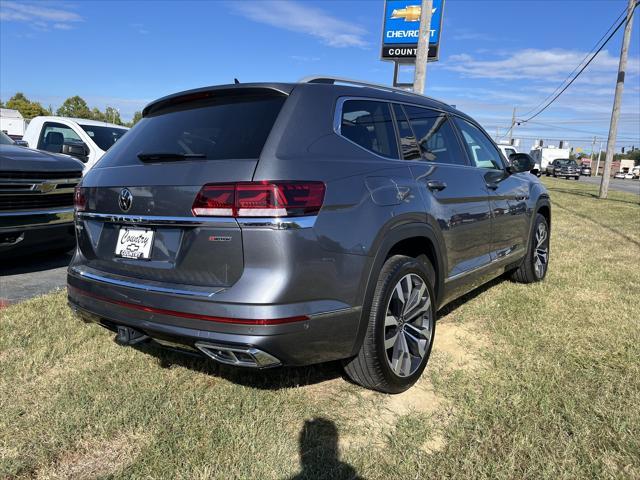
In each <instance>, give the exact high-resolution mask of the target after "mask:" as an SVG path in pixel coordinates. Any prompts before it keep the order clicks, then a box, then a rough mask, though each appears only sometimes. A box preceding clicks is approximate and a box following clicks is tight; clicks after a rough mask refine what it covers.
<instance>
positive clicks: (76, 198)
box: [73, 187, 87, 212]
mask: <svg viewBox="0 0 640 480" xmlns="http://www.w3.org/2000/svg"><path fill="white" fill-rule="evenodd" d="M86 206H87V196H86V195H85V193H84V188H82V187H76V188H75V189H74V190H73V207H74V208H75V210H76V212H82V211H84V209H85V208H86Z"/></svg>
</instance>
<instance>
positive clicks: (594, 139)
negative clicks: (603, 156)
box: [589, 137, 596, 168]
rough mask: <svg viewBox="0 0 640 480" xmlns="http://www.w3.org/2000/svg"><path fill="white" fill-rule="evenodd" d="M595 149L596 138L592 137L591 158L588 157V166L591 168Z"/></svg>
mask: <svg viewBox="0 0 640 480" xmlns="http://www.w3.org/2000/svg"><path fill="white" fill-rule="evenodd" d="M595 148H596V137H593V142H591V156H590V157H589V166H590V167H591V168H593V151H594V149H595Z"/></svg>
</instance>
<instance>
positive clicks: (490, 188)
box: [487, 182, 498, 190]
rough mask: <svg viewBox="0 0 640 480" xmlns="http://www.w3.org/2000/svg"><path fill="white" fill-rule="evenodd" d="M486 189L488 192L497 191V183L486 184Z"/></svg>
mask: <svg viewBox="0 0 640 480" xmlns="http://www.w3.org/2000/svg"><path fill="white" fill-rule="evenodd" d="M487 188H488V189H489V190H497V189H498V183H497V182H487Z"/></svg>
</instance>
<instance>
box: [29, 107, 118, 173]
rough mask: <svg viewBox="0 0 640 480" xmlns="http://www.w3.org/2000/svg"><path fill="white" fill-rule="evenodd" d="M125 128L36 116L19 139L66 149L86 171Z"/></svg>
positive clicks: (40, 147)
mask: <svg viewBox="0 0 640 480" xmlns="http://www.w3.org/2000/svg"><path fill="white" fill-rule="evenodd" d="M127 130H128V128H127V127H123V126H121V125H115V124H113V123H106V122H98V121H95V120H87V119H84V118H67V117H35V118H33V119H32V120H31V121H30V122H29V125H28V126H27V129H26V131H25V132H24V135H23V137H22V140H24V141H26V142H27V144H28V146H29V147H30V148H37V149H38V150H44V151H46V152H53V153H66V154H67V155H71V156H73V157H76V158H77V159H79V160H80V161H82V162H83V163H84V164H85V167H84V172H85V173H86V172H87V171H88V170H89V169H90V168H91V167H93V165H95V163H96V162H97V161H98V160H99V159H100V157H102V155H104V153H105V152H106V151H107V150H108V149H109V147H111V146H112V145H113V144H114V143H116V141H117V140H118V139H119V138H120V137H122V136H123V135H124V134H125V133H127Z"/></svg>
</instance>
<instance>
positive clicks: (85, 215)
mask: <svg viewBox="0 0 640 480" xmlns="http://www.w3.org/2000/svg"><path fill="white" fill-rule="evenodd" d="M78 218H80V219H83V220H84V219H88V220H99V221H103V222H111V223H130V224H135V225H173V226H180V225H182V226H188V227H197V226H199V225H211V224H216V223H224V224H231V225H236V226H237V225H238V222H236V219H235V218H232V217H165V216H156V215H125V214H119V213H94V212H78Z"/></svg>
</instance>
